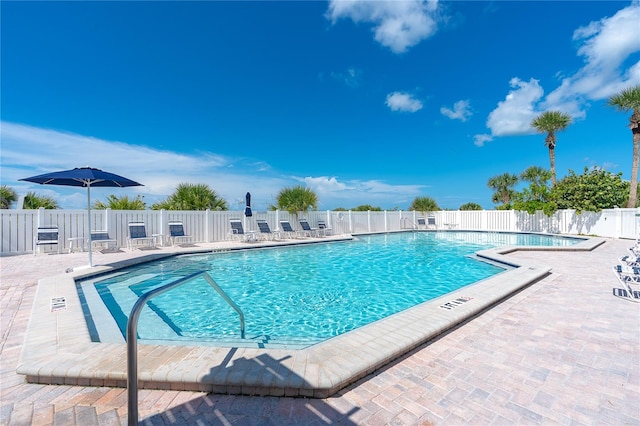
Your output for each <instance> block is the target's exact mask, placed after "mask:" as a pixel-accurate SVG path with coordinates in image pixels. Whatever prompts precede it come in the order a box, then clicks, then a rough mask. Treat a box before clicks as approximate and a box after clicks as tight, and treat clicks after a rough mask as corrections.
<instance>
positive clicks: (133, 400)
mask: <svg viewBox="0 0 640 426" xmlns="http://www.w3.org/2000/svg"><path fill="white" fill-rule="evenodd" d="M200 276H202V277H204V279H205V280H207V282H208V283H209V285H211V287H213V289H214V290H215V291H217V292H218V294H219V295H220V296H221V297H222V298H223V299H224V300H225V302H227V303H228V304H229V306H231V307H232V308H233V309H235V311H236V312H237V313H238V315H239V316H240V337H241V338H242V339H244V314H243V313H242V310H240V308H239V307H238V305H236V304H235V303H234V302H233V300H231V299H230V298H229V296H227V294H226V293H225V292H224V291H223V290H222V289H221V288H220V286H218V284H216V282H215V281H214V280H213V278H211V276H210V275H209V274H208V273H207V272H206V271H200V272H195V273H193V274H191V275H187V276H186V277H183V278H180V279H178V280H176V281H173V282H171V283H169V284H165V285H163V286H162V287H158V288H156V289H153V290H151V291H150V292H148V293H145V294H143V295H142V296H141V297H140V298H139V299H138V301H137V302H136V303H135V305H133V308H132V309H131V314H130V315H129V321H128V322H127V395H128V396H127V406H128V424H129V426H136V425H137V424H138V319H139V318H140V313H141V312H142V308H144V307H145V305H146V304H147V302H148V301H149V300H151V299H152V298H154V297H156V296H158V295H160V294H162V293H164V292H167V291H169V290H171V289H172V288H174V287H177V286H179V285H182V284H184V283H186V282H188V281H191V280H193V279H195V278H198V277H200Z"/></svg>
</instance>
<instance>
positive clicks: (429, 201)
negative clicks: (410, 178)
mask: <svg viewBox="0 0 640 426" xmlns="http://www.w3.org/2000/svg"><path fill="white" fill-rule="evenodd" d="M409 210H415V211H419V212H435V211H438V210H440V207H438V203H436V200H434V199H433V198H431V197H416V198H414V199H413V202H412V203H411V206H409Z"/></svg>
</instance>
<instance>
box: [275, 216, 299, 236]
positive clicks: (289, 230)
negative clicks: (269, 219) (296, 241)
mask: <svg viewBox="0 0 640 426" xmlns="http://www.w3.org/2000/svg"><path fill="white" fill-rule="evenodd" d="M280 228H281V229H282V232H283V233H284V234H285V235H286V236H287V238H302V234H300V232H298V231H296V230H295V229H293V227H292V226H291V224H290V223H289V221H288V220H281V221H280Z"/></svg>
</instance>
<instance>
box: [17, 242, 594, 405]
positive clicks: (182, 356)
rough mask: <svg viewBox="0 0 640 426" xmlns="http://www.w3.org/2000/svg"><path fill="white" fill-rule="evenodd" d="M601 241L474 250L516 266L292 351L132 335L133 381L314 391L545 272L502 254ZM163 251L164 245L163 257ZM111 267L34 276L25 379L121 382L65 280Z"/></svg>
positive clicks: (350, 378) (347, 378)
mask: <svg viewBox="0 0 640 426" xmlns="http://www.w3.org/2000/svg"><path fill="white" fill-rule="evenodd" d="M325 241H326V240H325ZM604 241H605V240H604V239H599V238H588V239H585V241H582V242H580V243H578V244H576V245H574V246H571V247H502V248H499V249H491V250H484V251H481V252H479V253H478V255H479V256H482V257H485V258H488V259H491V260H495V261H498V262H503V263H508V264H511V265H514V264H517V265H518V266H519V267H518V268H516V269H513V270H509V271H507V272H504V273H501V274H498V275H497V276H494V277H492V278H489V279H487V280H483V281H480V282H478V283H476V284H473V285H470V286H467V287H465V288H463V289H461V290H459V291H455V292H453V293H450V294H448V295H445V296H443V297H441V298H438V299H436V300H434V301H431V302H427V303H424V304H421V305H418V306H416V307H414V308H411V309H408V310H406V311H403V312H400V313H398V314H395V315H393V316H390V317H388V318H385V319H383V320H380V321H377V322H375V323H372V324H370V325H368V326H365V327H362V328H360V329H357V330H354V331H351V332H349V333H346V334H344V335H341V336H338V337H336V338H333V339H330V340H328V341H325V342H322V343H319V344H317V345H314V346H311V347H309V348H306V349H302V350H287V349H255V348H217V347H210V346H208V347H202V346H197V347H196V346H159V345H158V346H156V345H145V344H140V345H139V347H138V353H139V357H138V358H139V365H138V366H139V380H140V388H146V389H172V390H191V391H205V392H215V393H230V394H247V395H273V396H283V395H284V396H306V397H316V398H324V397H327V396H330V395H332V394H333V393H335V392H337V391H338V390H340V389H342V388H343V387H345V386H347V385H349V384H351V383H353V382H355V381H357V380H358V379H360V378H362V377H365V376H366V375H368V374H370V373H372V372H374V371H375V370H377V369H379V368H381V367H383V366H384V365H386V364H388V363H389V362H391V361H393V360H394V359H396V358H399V357H401V356H402V355H404V354H406V353H407V352H409V351H411V350H412V349H415V348H416V347H418V346H421V345H423V344H425V343H427V342H428V341H430V340H432V339H434V338H435V337H437V336H438V335H440V334H441V333H443V332H445V331H447V330H449V329H452V328H455V327H456V326H457V325H458V324H460V323H463V322H465V321H467V320H469V319H471V318H473V317H474V316H477V315H479V314H481V313H482V312H484V311H486V310H487V309H489V308H490V307H491V306H493V305H495V304H496V303H499V302H500V301H502V300H504V299H506V298H508V297H510V296H511V295H512V294H514V293H516V292H518V291H519V290H521V289H523V288H525V287H527V286H528V285H530V284H531V283H534V282H536V281H537V280H539V279H541V278H543V277H544V276H546V275H547V274H548V273H549V272H550V268H549V267H546V266H541V265H536V264H532V263H528V262H521V261H517V262H516V261H514V259H512V258H509V257H507V256H505V255H506V254H508V253H510V252H513V251H516V250H537V251H541V250H544V251H549V250H553V251H556V250H563V251H566V250H570V251H577V250H580V251H587V250H593V249H594V248H596V247H597V246H599V245H600V244H602V243H603V242H604ZM243 247H246V245H245V246H243ZM210 251H211V250H210V249H209V250H194V252H210ZM168 255H171V254H164V255H163V256H168ZM153 257H156V258H157V257H160V256H157V255H151V256H147V257H145V258H144V259H137V260H136V261H135V262H134V261H127V262H121V263H122V264H119V265H117V267H123V266H127V265H130V264H133V263H139V262H141V261H148V260H151V258H153ZM114 268H115V266H110V267H100V268H94V270H91V271H90V272H89V271H87V270H85V271H77V272H73V273H69V274H65V275H62V276H56V277H50V278H46V279H43V280H40V282H39V283H38V288H37V291H36V296H35V300H34V305H33V310H32V316H31V319H30V321H29V326H28V329H27V333H26V337H25V342H24V346H23V351H22V355H21V359H20V362H19V365H18V369H17V372H18V373H19V374H24V375H26V376H27V381H29V382H36V383H47V384H49V383H51V384H69V385H83V386H114V387H115V386H117V387H126V346H125V345H124V344H109V343H94V342H91V339H90V335H89V331H88V330H87V328H86V326H85V321H84V314H83V312H82V309H81V305H80V300H79V297H78V295H77V291H76V288H75V278H80V277H84V276H87V275H94V274H96V273H105V272H112V271H113V270H114ZM62 296H64V297H65V304H66V305H65V306H64V308H62V307H60V306H57V307H56V308H55V309H52V306H51V302H52V300H53V299H55V298H59V297H62ZM52 311H53V312H52Z"/></svg>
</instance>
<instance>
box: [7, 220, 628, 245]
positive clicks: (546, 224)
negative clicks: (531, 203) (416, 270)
mask: <svg viewBox="0 0 640 426" xmlns="http://www.w3.org/2000/svg"><path fill="white" fill-rule="evenodd" d="M243 213H244V212H243V211H210V210H206V211H169V210H111V209H106V210H92V211H91V223H92V224H93V228H94V229H93V231H107V232H108V234H109V236H110V238H112V239H115V240H117V242H118V246H119V247H126V245H127V244H126V241H127V232H128V223H129V222H144V223H145V224H146V227H147V232H148V233H149V234H161V235H165V236H166V235H167V234H168V223H169V222H170V221H180V222H182V223H183V224H184V229H185V233H187V234H188V235H191V236H192V237H193V241H194V242H195V243H198V242H200V243H209V242H215V241H224V240H227V239H228V238H229V232H230V230H231V227H230V225H229V221H230V219H242V220H243V221H244V224H245V225H244V227H245V229H247V230H256V229H257V225H256V219H264V220H266V221H267V222H268V223H269V227H270V228H271V229H272V230H277V229H279V227H280V221H281V220H288V221H289V222H290V223H291V225H292V226H293V227H294V228H299V224H298V218H306V219H307V220H308V221H309V223H310V224H311V226H313V227H317V223H318V221H319V220H322V221H325V222H326V224H327V226H328V227H330V228H332V230H333V233H335V234H357V233H368V232H385V231H398V230H402V229H411V228H415V227H416V224H417V223H418V218H419V217H425V216H427V215H429V216H434V217H435V221H436V229H460V230H474V231H505V232H509V231H511V232H544V233H561V234H570V235H597V236H601V237H610V238H629V239H637V238H638V236H639V235H640V223H639V221H640V209H608V210H602V211H600V212H597V213H594V212H582V214H577V213H576V212H575V211H574V210H560V211H558V212H556V213H555V214H554V215H553V216H550V217H549V216H546V215H544V213H542V212H537V213H535V214H528V213H526V212H520V211H514V210H481V211H459V210H458V211H437V212H430V213H426V214H424V213H421V212H415V211H382V212H377V211H376V212H373V211H369V212H360V211H358V212H356V211H309V212H300V213H298V214H295V215H292V214H289V213H287V212H284V211H278V210H276V211H266V212H254V215H253V216H252V217H249V218H247V217H245V216H244V214H243ZM87 219H88V216H87V211H86V210H45V209H39V210H0V232H1V238H0V256H6V255H12V254H24V253H29V252H32V251H33V244H34V236H35V235H36V232H37V228H38V226H50V225H57V226H58V228H59V231H60V244H61V245H62V247H61V250H67V249H68V248H69V243H70V240H69V239H70V238H84V239H86V238H87V237H88V235H87ZM56 250H57V248H56Z"/></svg>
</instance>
